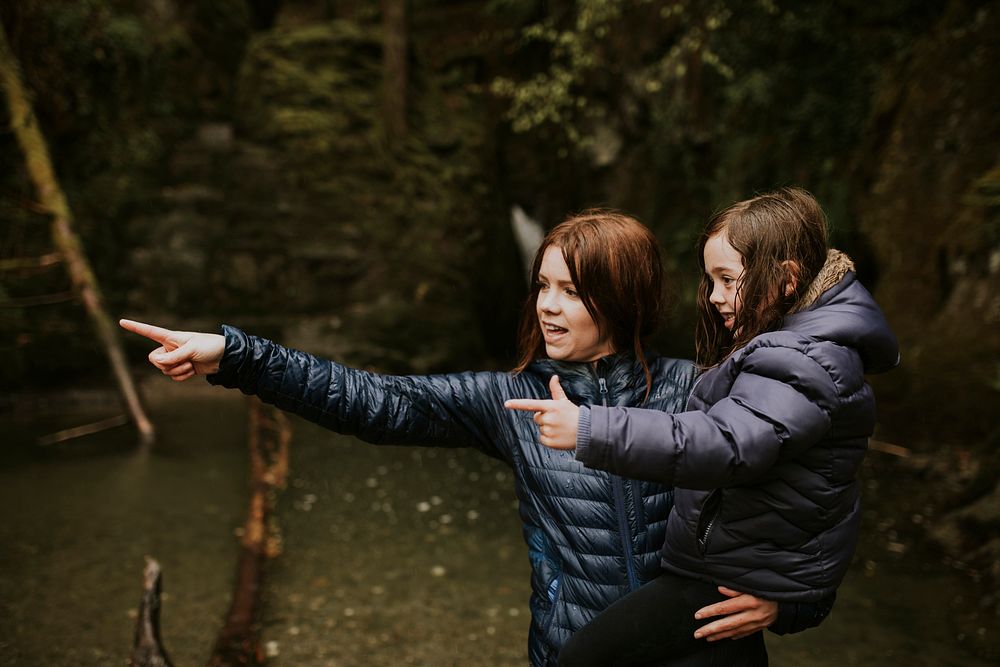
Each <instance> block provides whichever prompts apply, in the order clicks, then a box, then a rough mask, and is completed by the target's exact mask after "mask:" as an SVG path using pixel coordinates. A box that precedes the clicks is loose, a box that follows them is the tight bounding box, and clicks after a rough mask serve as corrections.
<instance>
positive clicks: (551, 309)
mask: <svg viewBox="0 0 1000 667" xmlns="http://www.w3.org/2000/svg"><path fill="white" fill-rule="evenodd" d="M538 305H539V306H540V307H541V309H542V310H544V311H545V312H547V313H557V312H559V297H558V296H557V295H555V294H553V293H552V292H551V291H550V292H547V293H546V292H542V293H540V294H539V295H538Z"/></svg>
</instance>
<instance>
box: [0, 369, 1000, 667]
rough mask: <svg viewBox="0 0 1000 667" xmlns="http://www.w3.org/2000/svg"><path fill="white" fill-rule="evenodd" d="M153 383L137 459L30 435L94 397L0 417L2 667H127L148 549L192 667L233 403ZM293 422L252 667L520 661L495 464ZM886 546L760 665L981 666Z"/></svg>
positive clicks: (521, 567) (227, 558)
mask: <svg viewBox="0 0 1000 667" xmlns="http://www.w3.org/2000/svg"><path fill="white" fill-rule="evenodd" d="M156 380H157V382H151V383H149V385H148V386H147V387H146V395H147V396H148V398H149V400H150V406H151V410H150V411H151V414H152V416H153V418H154V419H155V421H156V423H157V425H158V429H159V440H158V442H157V444H156V445H155V447H154V448H153V449H152V450H151V451H149V452H147V453H142V452H139V451H137V450H136V449H135V448H134V447H133V440H134V436H133V434H132V431H131V430H130V428H129V427H122V428H118V429H115V430H111V431H105V432H103V433H100V434H96V435H92V436H86V437H83V438H79V439H76V440H72V441H69V442H65V443H61V444H58V445H51V446H47V447H43V446H39V445H38V444H37V438H38V436H40V435H43V434H46V433H51V432H53V431H55V430H57V429H59V428H65V427H67V426H72V425H76V424H80V423H85V422H87V421H95V420H97V419H101V418H103V417H107V416H108V411H109V408H108V406H107V405H100V406H97V405H89V406H88V405H82V406H77V407H76V408H74V409H73V410H72V411H69V410H66V409H65V408H62V409H60V410H59V411H58V413H47V412H46V411H38V410H32V411H31V412H30V413H27V412H25V411H14V412H7V413H4V414H0V433H2V434H3V436H2V440H3V447H2V449H0V508H2V509H0V512H2V514H0V518H2V521H0V666H7V665H30V666H34V665H53V666H55V665H58V666H67V667H69V666H77V665H123V664H125V659H126V657H127V655H128V653H129V648H130V646H131V642H132V634H133V628H134V623H135V613H136V605H137V603H138V600H139V595H140V590H141V575H142V569H143V564H144V561H143V557H144V555H146V554H149V555H152V556H155V557H156V558H157V559H158V560H159V561H160V562H161V564H162V566H163V571H164V582H163V587H164V592H165V595H164V602H163V610H162V630H163V638H164V643H165V645H166V647H167V649H168V652H169V653H170V656H171V658H172V660H173V662H174V664H175V665H176V667H188V666H193V665H203V664H205V662H206V661H207V659H208V656H209V654H210V652H211V648H212V644H213V641H214V637H215V633H216V632H217V630H218V629H219V627H220V626H221V621H222V617H223V615H224V614H225V612H226V610H227V608H228V600H229V595H230V587H231V585H232V579H233V576H234V573H235V565H236V556H237V551H238V545H237V537H236V531H237V530H238V528H239V526H241V525H242V522H243V518H244V513H245V509H246V507H245V504H246V478H247V456H246V403H245V400H244V399H243V398H242V397H241V396H239V395H237V394H235V392H226V391H225V390H222V389H217V388H211V387H208V386H207V385H204V384H203V383H197V384H198V385H199V386H191V385H192V384H196V383H186V385H185V386H182V387H176V386H174V385H172V384H171V383H169V382H166V381H161V380H160V378H156ZM56 415H57V416H56ZM292 421H293V425H294V435H293V440H292V450H291V451H292V454H291V473H290V478H289V486H288V488H287V490H286V491H285V492H284V493H283V495H282V496H281V498H280V500H279V512H278V514H279V523H280V525H281V530H282V534H283V539H284V552H283V554H282V555H281V556H280V557H278V558H277V559H276V560H275V561H272V562H271V564H270V565H269V571H268V579H267V583H266V589H265V610H266V611H265V614H264V619H263V621H264V622H263V627H262V635H263V639H264V642H265V647H266V650H267V653H268V655H269V656H270V657H269V659H268V663H269V664H271V665H274V666H275V667H291V666H295V667H313V666H315V667H321V666H324V667H325V666H340V667H353V666H356V665H364V666H381V665H399V664H412V665H430V666H435V667H437V666H448V665H456V666H457V665H462V666H468V665H483V666H508V665H509V666H515V665H517V666H523V665H526V664H527V657H526V655H527V653H526V648H525V646H526V637H527V625H528V610H527V597H528V564H527V557H526V551H525V547H524V545H523V543H522V540H521V534H520V525H519V521H518V519H517V513H516V510H515V499H514V493H513V483H512V478H511V475H510V473H509V471H508V470H507V468H506V467H505V466H503V465H502V464H501V463H499V462H496V461H493V460H491V459H488V458H486V457H484V456H482V455H480V454H478V453H476V452H473V451H466V450H443V449H438V450H434V449H426V448H400V447H373V446H367V445H363V444H361V443H359V442H358V441H356V440H354V439H352V438H348V437H342V436H337V435H334V434H331V433H328V432H325V431H322V430H321V429H319V428H317V427H315V426H312V425H310V424H307V423H305V422H303V421H302V420H300V419H297V418H293V420H292ZM866 522H867V525H869V526H870V525H871V524H872V523H873V519H872V520H869V519H867V518H866ZM884 542H885V541H884V540H880V539H877V538H872V539H865V540H863V541H862V547H861V552H859V557H858V559H857V563H856V566H855V567H854V568H853V569H852V572H851V573H850V574H849V576H848V580H847V581H846V583H845V584H844V586H843V587H842V589H841V593H840V596H839V599H838V602H837V606H836V607H835V608H834V611H833V614H832V615H831V617H830V618H829V619H828V620H827V621H826V622H825V623H824V624H823V625H822V626H821V627H820V628H819V629H817V630H813V631H810V632H807V633H803V634H800V635H796V636H792V637H783V638H782V637H776V636H773V635H769V636H768V637H767V643H768V650H769V652H770V655H771V664H772V665H776V666H780V665H789V666H791V665H815V666H818V667H825V666H829V667H843V666H844V665H895V664H900V665H903V664H905V665H910V666H920V665H927V666H932V665H933V666H935V667H936V666H940V665H963V666H967V667H970V666H971V667H980V666H982V667H986V665H992V664H994V663H992V662H990V661H988V660H985V659H981V658H976V657H974V656H973V655H972V654H971V653H970V652H969V651H968V648H967V647H968V646H969V644H970V641H969V640H970V638H969V637H965V636H959V635H958V633H957V632H956V631H955V630H954V629H953V626H952V625H951V624H950V623H949V622H948V621H947V620H946V619H947V618H948V617H949V616H950V615H952V614H956V613H960V612H961V610H962V608H963V606H964V605H967V603H966V602H965V600H971V599H973V598H974V597H975V596H973V595H972V589H971V584H970V583H969V582H968V581H967V580H966V579H965V578H964V577H962V576H960V575H959V574H957V573H956V572H954V571H952V570H950V569H947V568H945V567H944V566H942V565H940V564H937V563H935V561H934V559H933V558H928V557H923V556H920V555H917V554H914V553H904V552H906V550H905V549H900V548H899V547H898V546H896V547H891V548H890V549H889V550H886V548H885V545H884ZM982 632H983V633H987V632H996V629H995V628H983V629H982ZM979 639H981V637H980V638H979Z"/></svg>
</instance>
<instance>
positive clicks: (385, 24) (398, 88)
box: [382, 0, 409, 140]
mask: <svg viewBox="0 0 1000 667" xmlns="http://www.w3.org/2000/svg"><path fill="white" fill-rule="evenodd" d="M408 50H409V49H408V42H407V28H406V0H382V113H383V115H384V117H385V128H386V134H387V135H388V137H389V138H390V139H392V140H399V139H403V138H404V137H405V136H406V132H407V124H406V97H407V95H406V86H407V71H406V63H407V52H408Z"/></svg>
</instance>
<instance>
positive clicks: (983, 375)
mask: <svg viewBox="0 0 1000 667" xmlns="http://www.w3.org/2000/svg"><path fill="white" fill-rule="evenodd" d="M998 31H1000V11H998V8H997V7H996V6H995V5H993V4H988V3H966V2H953V3H951V5H950V6H949V10H948V11H947V12H946V14H945V15H944V17H943V18H942V20H941V22H940V24H939V25H938V27H937V29H936V30H935V31H934V32H933V33H932V34H931V35H929V36H928V37H927V38H926V39H925V41H924V42H923V43H921V44H919V45H918V46H917V47H916V48H915V50H914V55H913V57H912V58H911V59H910V61H909V62H908V63H907V64H906V65H905V67H904V68H903V70H902V71H901V72H896V73H894V74H893V76H892V80H893V82H892V83H887V84H886V85H884V86H882V90H883V97H882V98H881V99H880V100H879V101H878V109H879V111H878V113H877V114H876V118H875V123H874V124H873V126H874V127H876V128H879V129H878V139H875V140H873V142H872V145H873V148H874V149H875V150H874V151H873V154H872V155H871V157H870V158H868V159H867V160H866V161H867V163H868V164H867V168H868V169H870V172H869V182H868V183H867V184H866V186H867V187H866V191H865V194H864V195H863V197H862V201H861V204H860V224H861V228H862V230H863V232H864V233H865V234H866V235H867V237H868V238H869V239H870V240H871V242H872V246H873V249H874V252H875V254H876V256H877V263H878V266H879V270H880V279H879V282H878V289H877V293H876V296H877V297H878V300H879V303H880V304H881V305H882V307H883V308H884V309H885V311H886V313H887V315H888V316H889V319H890V321H892V323H893V325H894V327H895V328H896V330H897V333H898V334H899V336H900V339H901V342H902V350H903V364H902V366H901V367H900V369H899V370H898V371H896V372H894V373H892V374H889V375H888V376H886V378H885V380H884V382H880V384H879V386H878V389H879V390H880V394H882V395H884V396H886V398H887V399H888V400H886V401H884V402H883V404H884V405H885V406H886V412H884V413H883V415H882V421H883V423H891V424H892V425H893V426H892V427H893V430H894V431H897V432H898V433H899V434H900V436H901V437H907V438H908V439H919V440H926V439H927V438H928V434H935V436H934V437H935V439H936V440H937V441H938V442H939V443H940V444H963V443H964V444H969V443H968V442H967V441H969V440H970V439H971V440H973V441H980V442H982V441H984V439H985V436H987V435H988V434H990V433H991V432H995V429H996V414H997V409H998V408H1000V393H998V388H997V383H998V379H1000V366H998V365H997V359H1000V291H998V290H997V285H998V284H1000V233H998V213H1000V196H998V192H1000V151H998V148H1000V146H998V142H997V137H998V136H1000V88H998V87H997V85H996V80H995V74H996V72H995V67H993V66H992V65H991V63H996V62H997V60H998V58H1000V42H998V41H997V40H996V35H997V34H998ZM928 184H933V185H932V187H928ZM942 396H947V397H948V400H945V401H942V400H941V397H942ZM880 398H881V395H880ZM880 407H881V406H880Z"/></svg>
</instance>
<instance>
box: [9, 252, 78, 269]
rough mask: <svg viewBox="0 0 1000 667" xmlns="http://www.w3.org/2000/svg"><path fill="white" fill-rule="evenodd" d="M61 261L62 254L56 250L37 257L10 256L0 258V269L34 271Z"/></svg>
mask: <svg viewBox="0 0 1000 667" xmlns="http://www.w3.org/2000/svg"><path fill="white" fill-rule="evenodd" d="M62 261H63V256H62V254H61V253H58V252H49V253H46V254H44V255H41V256H39V257H10V258H8V259H0V271H19V272H25V273H34V272H36V271H41V270H42V269H47V268H49V267H51V266H55V265H56V264H59V263H61V262H62Z"/></svg>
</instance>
